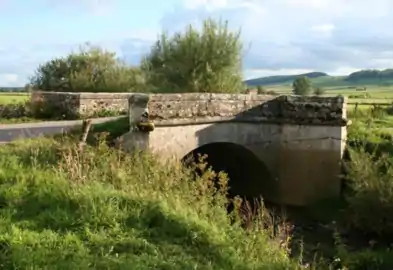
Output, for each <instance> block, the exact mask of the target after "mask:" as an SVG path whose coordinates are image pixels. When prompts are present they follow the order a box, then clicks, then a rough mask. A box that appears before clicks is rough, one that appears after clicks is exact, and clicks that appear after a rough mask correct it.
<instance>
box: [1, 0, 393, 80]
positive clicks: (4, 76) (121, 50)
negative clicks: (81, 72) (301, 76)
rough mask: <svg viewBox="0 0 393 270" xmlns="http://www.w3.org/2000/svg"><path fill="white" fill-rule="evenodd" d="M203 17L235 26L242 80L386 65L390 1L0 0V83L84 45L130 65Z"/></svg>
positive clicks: (392, 33)
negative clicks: (160, 37) (161, 36)
mask: <svg viewBox="0 0 393 270" xmlns="http://www.w3.org/2000/svg"><path fill="white" fill-rule="evenodd" d="M207 17H213V18H222V19H227V20H228V21H229V23H230V26H231V27H232V28H233V29H238V28H239V27H241V28H242V39H243V41H244V52H243V56H244V75H245V78H250V77H255V76H268V75H276V74H290V73H292V74H293V73H297V72H306V71H311V70H318V71H326V72H330V73H332V74H345V73H348V72H351V71H353V70H356V69H360V68H392V64H393V28H392V25H393V1H392V0H373V1H369V0H345V1H343V0H166V1H158V0H143V1H140V0H138V1H136V0H68V1H58V0H0V34H1V35H0V39H1V42H0V85H1V86H20V85H23V84H25V83H26V82H27V79H28V77H29V76H31V75H32V74H33V73H34V70H35V69H36V67H37V66H38V65H39V64H40V63H43V62H45V61H47V60H49V59H51V58H53V57H56V56H62V55H66V54H67V53H69V52H70V51H71V50H75V49H77V48H78V46H79V45H80V44H83V43H85V42H91V43H93V44H95V45H99V46H102V47H104V48H107V49H109V50H113V51H116V52H117V53H118V54H119V56H121V57H123V58H125V59H127V61H129V62H130V63H133V64H137V63H138V62H139V60H140V58H141V56H142V55H143V54H144V53H146V52H147V51H148V50H149V46H150V45H151V43H152V42H153V41H154V39H155V38H156V36H157V34H158V33H159V32H161V31H162V30H166V31H169V32H170V33H171V32H174V31H178V30H181V29H183V28H184V27H185V26H186V25H188V24H194V25H197V24H198V23H200V22H201V21H202V20H203V19H204V18H207Z"/></svg>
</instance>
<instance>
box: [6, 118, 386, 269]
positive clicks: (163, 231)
mask: <svg viewBox="0 0 393 270" xmlns="http://www.w3.org/2000/svg"><path fill="white" fill-rule="evenodd" d="M128 124H129V123H128V121H127V118H126V117H125V118H123V119H119V120H116V121H113V122H110V123H105V124H98V125H95V126H93V128H92V133H91V134H90V136H89V138H88V143H89V144H88V145H87V146H85V148H84V149H83V151H80V150H79V147H78V146H77V141H78V140H77V138H78V137H79V132H78V131H75V132H74V133H73V134H72V135H71V136H69V137H63V136H55V137H54V138H44V139H34V140H24V141H19V142H15V143H14V144H10V145H5V146H2V147H1V148H0V217H1V219H0V223H1V226H0V231H1V233H0V243H1V245H0V247H1V248H0V266H1V268H2V269H15V268H20V269H32V268H33V269H38V268H40V269H109V268H110V269H114V268H116V269H117V268H127V267H129V266H130V265H132V266H133V269H134V268H135V269H351V270H352V269H354V270H356V269H370V270H373V269H375V270H377V269H378V270H383V269H387V270H388V269H391V268H392V267H393V261H392V258H393V256H392V255H393V254H392V252H391V251H390V249H389V248H390V247H389V244H390V241H391V240H392V239H393V238H392V236H393V235H391V233H392V232H393V219H392V216H393V215H392V213H393V212H392V209H393V207H392V206H393V193H391V190H393V183H392V181H391V179H392V176H393V175H392V171H390V170H387V168H390V167H391V166H392V163H391V162H392V161H391V160H390V159H389V158H387V159H386V156H384V155H385V154H388V153H387V152H386V149H385V150H384V152H383V153H380V154H379V155H378V156H376V155H375V153H374V152H373V149H371V148H370V149H366V148H364V145H362V144H359V143H360V141H361V140H360V138H365V137H364V136H366V135H365V134H362V133H361V132H356V131H355V130H354V129H350V132H349V136H350V141H351V142H352V144H351V161H350V162H348V163H347V166H346V171H347V179H348V180H347V182H346V184H347V188H346V190H345V194H344V195H345V196H344V197H343V199H344V200H343V202H342V203H331V202H329V203H328V207H326V206H314V208H310V209H309V210H307V211H305V212H304V213H308V214H301V215H299V216H296V215H292V214H291V212H287V213H288V214H290V216H288V217H289V219H287V220H283V219H282V218H283V216H279V215H277V213H276V214H275V213H274V212H271V211H270V210H267V209H266V208H260V212H258V213H256V212H251V210H250V208H245V210H244V209H243V211H241V212H239V214H235V213H236V212H233V213H232V214H231V215H227V208H226V206H227V203H228V199H227V198H226V196H225V195H226V190H227V185H226V184H227V178H226V176H225V174H223V173H222V172H221V173H219V179H220V188H219V189H218V190H217V189H216V188H217V187H216V186H214V185H212V183H213V182H212V181H213V179H215V176H217V173H218V172H213V171H212V170H211V169H210V168H209V167H208V165H207V164H204V163H203V159H202V160H201V162H200V163H197V164H195V166H198V167H199V168H202V170H203V172H204V173H203V174H202V175H201V176H200V177H197V178H195V177H196V176H195V175H194V173H193V170H192V168H189V169H184V168H182V167H181V166H180V164H175V163H173V164H160V163H158V162H157V161H156V160H155V159H154V157H153V156H149V155H147V154H134V155H131V154H126V153H123V152H122V151H120V150H117V149H115V148H112V147H109V145H114V143H113V140H114V139H115V138H117V137H118V136H119V135H121V134H123V133H124V132H125V131H127V130H128V129H129V127H128ZM355 124H356V123H355ZM372 130H374V128H372ZM375 132H376V131H375ZM368 134H374V131H373V132H370V130H369V132H368ZM375 134H376V133H375ZM381 134H382V133H381ZM369 136H371V135H369ZM374 136H378V137H379V138H380V141H379V143H382V142H385V141H386V140H388V138H384V136H383V135H374ZM105 142H106V143H105ZM363 142H364V141H363ZM375 143H376V144H375V145H378V143H377V141H375ZM387 166H388V167H387ZM380 181H382V182H380ZM238 202H239V201H238ZM237 205H239V204H237ZM315 207H316V208H315ZM288 211H289V210H288ZM307 216H308V217H309V218H307ZM310 217H312V219H310ZM280 220H281V221H280ZM310 220H317V222H316V223H314V222H312V223H310ZM379 220H380V221H381V222H378V221H379ZM277 221H278V222H277ZM291 224H293V225H294V226H295V228H294V229H293V230H288V229H287V228H288V227H290V226H291ZM244 225H246V226H244ZM310 226H311V227H310ZM245 227H246V228H247V229H245ZM310 230H311V232H309V231H310ZM26 254H29V256H26Z"/></svg>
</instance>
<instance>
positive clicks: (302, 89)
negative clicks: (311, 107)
mask: <svg viewBox="0 0 393 270" xmlns="http://www.w3.org/2000/svg"><path fill="white" fill-rule="evenodd" d="M292 87H293V93H294V94H295V95H302V96H304V95H308V94H310V92H311V90H312V86H311V81H310V79H309V78H308V77H306V76H303V77H299V78H296V79H295V80H294V81H293V84H292Z"/></svg>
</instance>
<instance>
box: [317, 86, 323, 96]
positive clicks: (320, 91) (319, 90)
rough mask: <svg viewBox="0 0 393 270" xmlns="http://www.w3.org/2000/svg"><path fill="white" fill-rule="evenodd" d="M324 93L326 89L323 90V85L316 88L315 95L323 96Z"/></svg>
mask: <svg viewBox="0 0 393 270" xmlns="http://www.w3.org/2000/svg"><path fill="white" fill-rule="evenodd" d="M323 94H325V90H323V89H322V88H321V87H316V88H314V95H316V96H322V95H323Z"/></svg>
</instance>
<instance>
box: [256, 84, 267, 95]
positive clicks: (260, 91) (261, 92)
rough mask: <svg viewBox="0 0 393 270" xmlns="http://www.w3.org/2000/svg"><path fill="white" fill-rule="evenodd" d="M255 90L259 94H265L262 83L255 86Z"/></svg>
mask: <svg viewBox="0 0 393 270" xmlns="http://www.w3.org/2000/svg"><path fill="white" fill-rule="evenodd" d="M257 91H258V94H259V95H263V94H266V89H265V88H264V87H263V86H262V85H258V86H257Z"/></svg>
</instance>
